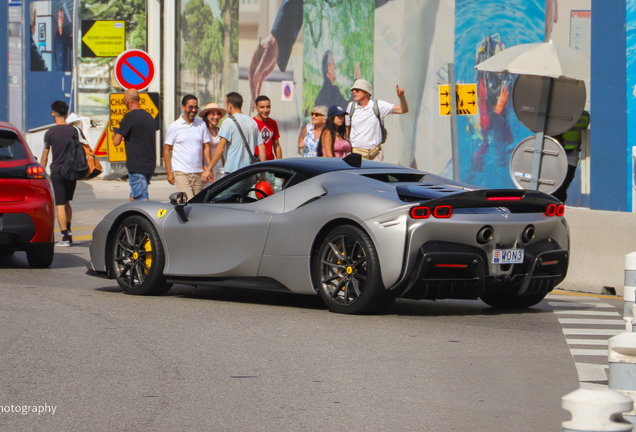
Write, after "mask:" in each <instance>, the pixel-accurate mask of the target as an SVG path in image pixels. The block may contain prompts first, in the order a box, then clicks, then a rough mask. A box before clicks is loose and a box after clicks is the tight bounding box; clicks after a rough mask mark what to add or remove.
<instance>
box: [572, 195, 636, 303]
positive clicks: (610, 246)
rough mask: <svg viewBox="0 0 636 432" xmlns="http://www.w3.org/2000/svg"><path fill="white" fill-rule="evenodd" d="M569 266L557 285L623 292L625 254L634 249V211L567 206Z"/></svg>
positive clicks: (594, 290) (635, 240)
mask: <svg viewBox="0 0 636 432" xmlns="http://www.w3.org/2000/svg"><path fill="white" fill-rule="evenodd" d="M565 217H566V219H567V220H568V223H569V225H570V239H571V245H570V268H569V270H568V276H567V278H566V279H565V280H564V281H563V282H562V283H561V285H559V287H560V288H563V289H568V290H573V291H581V292H592V293H606V292H607V291H605V290H604V287H611V288H614V289H615V290H616V294H618V295H620V296H622V295H623V278H624V273H625V264H624V257H625V255H627V254H628V253H631V252H634V251H636V214H634V213H624V212H612V211H603V210H589V209H583V208H572V207H568V208H566V211H565Z"/></svg>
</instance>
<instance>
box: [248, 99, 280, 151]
mask: <svg viewBox="0 0 636 432" xmlns="http://www.w3.org/2000/svg"><path fill="white" fill-rule="evenodd" d="M271 111H272V103H271V101H270V100H269V98H268V97H267V96H263V95H261V96H259V97H257V98H256V112H257V113H258V114H256V117H254V120H255V121H256V124H258V130H259V131H260V132H261V136H262V137H263V144H265V160H274V159H282V158H283V150H282V149H281V148H280V142H278V139H279V138H280V134H279V133H278V124H276V121H274V120H273V119H271V118H269V113H270V112H271ZM254 154H255V155H256V156H258V148H256V150H255V151H254ZM274 155H276V158H274Z"/></svg>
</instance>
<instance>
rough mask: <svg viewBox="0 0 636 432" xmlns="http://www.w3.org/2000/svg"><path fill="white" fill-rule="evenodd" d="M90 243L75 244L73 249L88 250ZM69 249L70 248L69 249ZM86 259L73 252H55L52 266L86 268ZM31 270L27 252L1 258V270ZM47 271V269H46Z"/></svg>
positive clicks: (53, 267) (52, 267)
mask: <svg viewBox="0 0 636 432" xmlns="http://www.w3.org/2000/svg"><path fill="white" fill-rule="evenodd" d="M89 243H90V242H88V241H86V242H81V243H79V242H78V243H77V245H76V244H75V243H74V244H73V246H72V248H71V250H72V249H76V248H87V247H88V245H89ZM67 249H68V248H67ZM78 253H83V251H81V252H80V251H79V250H78ZM85 266H86V259H85V258H82V257H81V256H78V255H76V254H75V253H73V252H68V251H65V252H64V253H62V252H58V251H57V250H56V251H55V256H54V257H53V264H51V267H50V268H51V269H57V268H76V267H85ZM28 268H31V267H30V266H29V263H28V262H27V257H26V252H16V253H15V254H14V255H12V256H1V257H0V269H28ZM44 270H46V269H44Z"/></svg>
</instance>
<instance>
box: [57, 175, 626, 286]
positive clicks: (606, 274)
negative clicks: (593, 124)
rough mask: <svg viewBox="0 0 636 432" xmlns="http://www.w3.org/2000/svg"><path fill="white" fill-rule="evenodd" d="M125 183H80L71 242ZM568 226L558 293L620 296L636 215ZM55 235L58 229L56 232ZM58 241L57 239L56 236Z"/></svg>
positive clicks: (610, 215)
mask: <svg viewBox="0 0 636 432" xmlns="http://www.w3.org/2000/svg"><path fill="white" fill-rule="evenodd" d="M176 191H177V190H176V187H175V186H173V185H171V184H169V183H168V181H167V180H163V179H157V180H154V179H153V180H152V182H151V183H150V186H149V195H150V199H151V200H153V201H162V202H168V197H169V196H170V194H172V193H173V192H176ZM129 193H130V187H129V186H128V182H127V181H113V180H110V181H109V180H90V181H81V182H78V188H77V192H76V195H75V200H74V201H73V226H74V227H77V228H73V238H74V239H78V240H82V239H83V240H90V238H91V235H90V234H91V233H92V230H93V228H94V227H95V225H97V223H99V221H100V220H101V219H102V218H103V217H104V216H105V215H106V214H108V213H109V212H110V211H111V210H113V209H114V208H116V207H117V206H119V205H121V204H124V203H126V202H128V199H129V198H128V197H129ZM565 217H566V219H567V221H568V224H569V226H570V239H571V245H570V268H569V270H568V275H567V277H566V279H565V280H564V281H563V282H562V283H561V285H559V288H560V289H565V290H569V291H579V292H586V293H594V294H613V293H615V294H617V295H620V296H622V295H623V283H624V273H625V272H624V257H625V255H627V254H629V253H631V252H633V251H635V250H636V213H626V212H612V211H601V210H589V209H584V208H576V207H566V211H565ZM58 231H59V230H58ZM56 238H61V236H60V234H59V232H57V233H56Z"/></svg>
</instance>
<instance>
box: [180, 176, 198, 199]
mask: <svg viewBox="0 0 636 432" xmlns="http://www.w3.org/2000/svg"><path fill="white" fill-rule="evenodd" d="M201 174H202V173H186V172H183V171H175V172H174V183H175V185H176V186H177V192H185V193H186V196H187V197H188V199H191V198H192V197H193V196H195V195H196V194H198V193H199V192H201V189H203V182H202V181H201Z"/></svg>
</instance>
